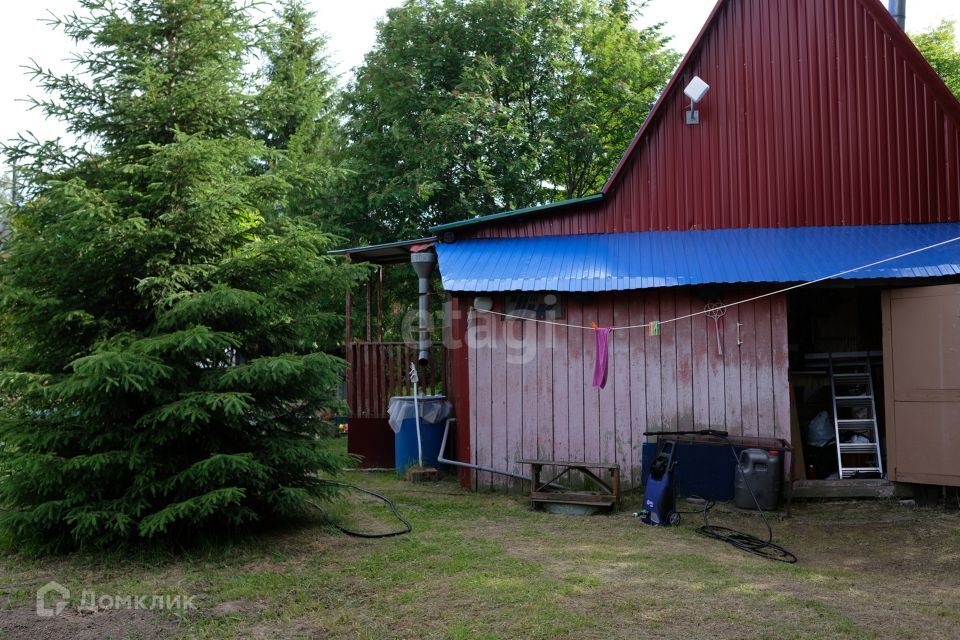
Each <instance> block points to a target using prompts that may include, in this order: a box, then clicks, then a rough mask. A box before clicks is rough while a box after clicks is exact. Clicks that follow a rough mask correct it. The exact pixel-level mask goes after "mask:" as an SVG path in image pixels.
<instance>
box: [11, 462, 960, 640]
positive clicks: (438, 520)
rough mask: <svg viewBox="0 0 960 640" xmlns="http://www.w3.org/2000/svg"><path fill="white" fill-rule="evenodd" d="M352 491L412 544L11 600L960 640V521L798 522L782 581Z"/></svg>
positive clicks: (757, 568) (654, 543)
mask: <svg viewBox="0 0 960 640" xmlns="http://www.w3.org/2000/svg"><path fill="white" fill-rule="evenodd" d="M352 475H353V477H351V478H350V480H351V481H353V482H357V483H358V484H361V485H363V486H368V487H370V488H372V489H374V490H376V491H379V492H381V493H384V494H386V495H388V496H390V497H391V498H394V499H395V500H396V502H397V503H398V506H399V507H400V509H401V511H402V512H403V514H404V515H405V516H406V517H408V518H409V519H410V520H411V522H412V523H413V527H414V530H413V533H412V534H410V535H407V536H402V537H398V538H388V539H382V540H361V539H356V538H349V537H347V536H343V535H341V534H339V533H337V532H335V531H333V530H331V528H330V527H326V526H321V525H320V524H319V523H318V524H317V525H315V526H307V527H303V528H300V529H295V530H290V531H287V532H285V533H280V534H275V535H271V536H263V537H260V538H257V539H255V540H250V541H247V542H244V543H242V544H237V545H234V546H232V547H229V548H224V549H216V550H209V551H206V552H203V553H199V552H198V553H191V554H184V556H182V557H180V558H167V557H165V558H162V559H151V558H149V557H144V558H138V559H136V560H131V561H128V562H124V561H123V559H120V558H111V559H108V560H105V559H104V558H102V557H101V558H97V557H81V556H77V557H69V558H66V559H63V558H61V559H54V560H25V559H17V558H14V557H7V558H3V557H0V601H2V598H4V597H6V598H7V599H8V600H9V603H10V605H9V606H11V607H13V609H12V611H20V610H23V611H27V610H28V609H27V608H28V607H29V614H30V616H31V617H30V618H29V619H28V618H23V619H22V624H24V625H27V626H29V624H30V623H34V624H36V623H37V619H36V617H35V615H34V614H33V610H32V604H31V600H32V597H33V591H34V590H35V589H36V586H34V585H35V584H42V583H43V582H46V581H47V580H50V579H57V580H60V581H61V582H64V583H65V584H66V583H67V582H69V583H70V585H72V586H73V587H74V588H78V589H79V588H80V587H81V586H82V587H83V588H90V589H93V590H95V591H97V592H98V593H185V594H190V595H196V596H197V604H198V607H199V609H198V611H195V612H192V613H191V614H190V615H189V616H188V617H186V618H184V619H183V620H182V621H181V623H180V626H179V627H176V626H175V624H176V623H175V622H174V621H172V620H169V619H167V618H162V617H156V616H153V617H144V618H142V619H139V620H134V621H133V623H132V624H133V625H134V626H133V627H131V628H132V629H134V630H135V631H136V630H137V629H138V627H136V625H138V624H142V625H146V627H145V628H144V629H143V632H142V633H141V637H170V635H171V634H174V635H177V634H178V637H189V638H194V637H196V638H235V637H245V638H271V637H284V638H286V637H290V638H301V637H302V638H314V637H322V638H329V639H344V640H346V639H348V638H349V639H351V640H352V639H354V638H359V639H361V640H362V639H365V638H369V639H371V640H372V639H376V640H382V639H391V638H396V639H400V638H438V639H451V640H457V639H467V638H469V639H471V640H474V639H484V638H517V637H523V638H542V639H551V640H553V639H563V638H570V639H573V638H585V639H590V638H596V639H598V640H599V639H601V638H602V639H603V640H609V639H610V638H636V637H658V638H668V639H669V638H676V639H680V638H684V639H686V638H692V637H696V638H699V637H714V638H803V639H805V640H806V639H808V638H830V639H834V638H851V639H853V638H858V639H859V638H911V639H912V638H915V637H921V636H922V637H924V638H934V639H939V638H944V639H946V638H955V637H956V636H957V634H956V631H955V630H956V628H958V626H960V614H958V612H957V611H956V603H957V602H960V533H958V532H960V514H958V513H957V512H955V511H942V510H923V509H920V510H916V509H907V508H904V507H902V506H900V505H899V504H898V503H897V502H896V501H892V502H863V503H823V504H818V503H807V504H802V505H797V506H796V507H795V509H794V517H793V518H791V519H789V520H787V519H785V518H783V517H782V514H774V515H773V516H772V524H773V527H774V535H775V540H776V541H777V542H778V543H780V544H783V545H784V546H786V547H787V548H789V549H790V550H791V551H793V552H794V553H796V554H797V556H798V557H799V558H800V562H799V563H798V564H796V565H784V564H780V563H775V562H771V561H768V560H763V559H759V558H755V557H752V556H749V555H746V554H744V553H742V552H740V551H738V550H736V549H733V548H732V547H730V546H728V545H724V544H722V543H720V542H717V541H714V540H709V539H706V538H704V537H702V536H700V535H698V534H697V533H696V527H697V526H698V525H699V524H700V518H699V517H698V516H696V515H688V516H686V521H685V522H684V523H683V525H682V526H680V527H677V528H655V527H648V526H645V525H642V524H641V523H640V522H639V521H638V520H636V519H635V518H631V517H630V516H628V515H626V513H621V514H615V515H611V516H593V517H576V516H563V515H551V514H546V513H540V512H534V511H531V510H530V508H529V505H528V502H527V500H526V499H525V498H524V497H522V496H518V495H510V494H500V493H469V492H464V491H462V490H461V489H460V488H459V487H457V486H456V485H455V484H454V483H452V482H443V483H440V484H439V485H413V484H409V483H404V482H400V481H397V480H396V479H395V478H393V477H391V475H390V474H352ZM629 510H630V505H628V508H627V511H628V512H629ZM336 513H337V515H339V516H340V517H342V518H343V519H344V523H345V524H348V525H350V526H355V527H357V528H363V529H370V530H380V531H389V530H392V529H393V528H395V527H396V525H397V523H396V521H395V520H394V519H393V517H392V515H391V514H390V511H389V509H386V508H384V507H383V505H382V504H381V503H378V502H376V501H372V500H368V499H367V498H366V497H363V496H362V495H360V496H356V495H351V497H350V500H349V502H348V503H347V504H346V505H345V506H343V507H340V508H338V509H336ZM711 521H712V522H715V523H717V524H723V525H727V526H731V527H734V528H738V529H744V530H748V531H751V532H752V533H755V534H764V533H765V531H764V529H763V526H762V524H761V523H760V522H759V520H758V519H757V518H756V516H755V515H753V514H750V513H748V512H741V511H739V510H736V509H733V508H732V507H729V506H720V507H718V508H717V509H716V510H715V512H714V514H713V515H712V517H711ZM2 585H7V588H4V587H3V586H2ZM16 585H20V586H16ZM224 603H227V604H224ZM231 603H232V604H231ZM0 606H2V605H0ZM18 607H19V609H18ZM120 613H122V612H120ZM141 613H145V614H151V616H152V612H141ZM17 615H20V614H16V615H15V616H14V617H16V616H17ZM171 625H174V626H171ZM152 632H155V635H153V636H151V635H148V634H149V633H152ZM55 633H59V631H56V630H55ZM4 634H6V635H4ZM164 634H165V635H164ZM47 635H49V636H50V637H57V636H56V635H54V634H47V633H46V630H45V628H43V627H41V626H35V627H33V629H31V630H30V633H29V634H28V635H21V636H16V635H13V634H12V633H11V632H10V631H9V630H8V628H7V627H2V626H0V637H6V636H12V637H43V636H47ZM102 635H103V634H98V635H94V636H90V637H101V636H102ZM64 637H66V636H64ZM69 637H83V636H80V635H77V634H72V635H70V636H69ZM134 637H137V636H134Z"/></svg>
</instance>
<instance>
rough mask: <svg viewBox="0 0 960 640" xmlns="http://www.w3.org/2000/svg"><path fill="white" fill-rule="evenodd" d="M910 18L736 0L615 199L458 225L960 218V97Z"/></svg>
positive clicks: (565, 227)
mask: <svg viewBox="0 0 960 640" xmlns="http://www.w3.org/2000/svg"><path fill="white" fill-rule="evenodd" d="M898 29H899V28H898V27H897V26H896V23H895V22H894V21H893V20H892V19H891V18H890V16H889V15H887V14H886V11H885V9H884V8H883V6H882V5H881V4H880V3H879V2H877V0H728V1H727V2H726V3H724V4H723V5H722V6H721V7H719V10H718V12H717V14H716V16H715V19H714V22H713V24H712V25H711V26H710V27H709V28H707V30H706V31H705V32H704V34H703V36H702V38H701V39H700V41H699V44H698V45H697V46H696V48H695V50H694V51H692V52H691V54H690V57H689V59H688V60H687V61H686V62H685V64H684V65H683V66H682V69H681V71H682V73H681V74H680V76H679V77H678V78H677V79H676V81H675V82H674V83H673V84H672V86H671V88H670V90H669V93H668V94H667V95H666V96H665V97H664V100H663V103H662V104H661V105H660V107H659V109H658V111H657V112H656V114H655V115H654V116H653V117H652V118H651V121H650V122H649V123H648V124H647V126H646V129H645V131H644V133H643V135H642V136H641V137H640V138H639V140H638V141H637V146H636V149H634V151H633V153H632V154H631V155H630V157H629V158H627V159H626V160H625V162H624V163H623V166H622V167H621V169H620V170H619V174H618V175H617V177H616V180H615V181H614V182H613V184H612V186H611V189H610V192H609V194H608V197H607V198H605V199H604V200H603V201H602V202H600V203H591V204H589V205H587V206H582V207H577V208H575V209H569V210H561V211H558V212H556V213H546V214H534V215H532V216H530V217H527V218H521V219H520V221H518V222H503V223H501V224H491V225H483V226H481V227H477V228H475V229H472V230H471V229H469V228H468V229H464V230H462V231H461V232H460V233H461V235H463V236H472V237H503V236H507V237H516V236H528V235H552V234H561V233H566V234H570V233H603V232H611V231H660V230H687V229H723V228H738V227H798V226H822V225H828V226H829V225H865V224H895V223H917V222H944V221H957V220H960V106H958V104H957V102H956V100H955V99H954V98H953V97H952V96H950V95H949V93H947V92H946V90H945V88H944V87H943V86H942V84H941V83H939V81H937V80H936V79H935V78H931V76H930V71H929V69H926V68H925V63H923V61H922V59H921V58H920V57H919V54H917V52H916V51H915V50H914V49H913V46H912V45H911V44H910V43H909V42H907V41H906V38H905V36H904V35H903V34H902V33H901V32H899V30H898ZM693 75H699V76H700V77H702V78H704V79H705V80H706V81H707V82H708V83H709V84H710V85H711V89H710V92H709V94H708V95H707V96H706V98H705V100H704V101H703V102H702V103H701V104H700V106H699V109H700V112H701V121H702V124H700V125H698V126H688V125H686V124H684V115H683V112H684V111H685V110H686V109H687V107H688V103H687V100H686V98H685V97H684V96H683V92H682V89H683V87H684V86H685V85H686V83H687V82H688V81H689V79H690V78H691V77H692V76H693Z"/></svg>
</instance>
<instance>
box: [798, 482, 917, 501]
mask: <svg viewBox="0 0 960 640" xmlns="http://www.w3.org/2000/svg"><path fill="white" fill-rule="evenodd" d="M912 496H913V492H912V491H911V490H910V488H909V487H907V486H904V485H902V484H897V483H894V482H891V481H889V480H886V479H883V478H849V479H846V480H797V481H795V482H794V483H793V498H910V497H912Z"/></svg>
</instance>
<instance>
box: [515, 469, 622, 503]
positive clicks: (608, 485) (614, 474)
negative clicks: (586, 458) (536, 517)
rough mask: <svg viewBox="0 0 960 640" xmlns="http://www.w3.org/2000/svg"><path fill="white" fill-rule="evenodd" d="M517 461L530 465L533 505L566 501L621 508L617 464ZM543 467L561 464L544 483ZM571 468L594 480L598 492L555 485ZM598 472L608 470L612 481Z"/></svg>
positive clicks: (567, 474)
mask: <svg viewBox="0 0 960 640" xmlns="http://www.w3.org/2000/svg"><path fill="white" fill-rule="evenodd" d="M517 462H519V463H520V464H528V465H530V478H531V480H532V482H531V487H530V499H531V500H532V501H533V504H534V506H536V505H538V504H542V503H564V504H578V505H584V506H595V507H610V508H613V509H618V508H619V507H620V467H619V466H617V465H615V464H606V463H604V462H579V461H570V460H530V459H523V460H517ZM544 467H558V468H559V472H558V473H557V474H556V475H554V477H552V478H551V479H549V480H547V481H546V482H544V481H542V480H541V477H540V476H541V474H542V472H543V468H544ZM571 471H578V472H580V473H581V474H583V476H584V477H586V478H589V479H590V480H592V481H593V482H594V483H595V484H596V485H597V487H598V488H599V491H572V490H568V489H557V488H554V487H555V483H557V482H558V481H559V480H560V479H561V478H563V477H564V476H569V474H570V472H571ZM597 471H601V472H603V471H606V472H607V473H608V474H609V476H610V481H609V482H607V481H606V480H604V479H603V478H601V477H600V476H599V475H598V474H597V473H596V472H597Z"/></svg>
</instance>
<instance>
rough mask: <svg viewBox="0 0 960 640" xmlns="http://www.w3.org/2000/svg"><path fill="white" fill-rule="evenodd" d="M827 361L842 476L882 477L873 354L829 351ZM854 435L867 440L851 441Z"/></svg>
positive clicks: (839, 468)
mask: <svg viewBox="0 0 960 640" xmlns="http://www.w3.org/2000/svg"><path fill="white" fill-rule="evenodd" d="M827 363H828V367H829V374H830V390H831V393H832V396H833V424H834V431H835V434H836V440H837V464H838V470H839V474H840V477H841V478H852V477H854V476H856V475H858V474H861V473H870V474H874V473H876V474H879V475H880V476H881V477H882V476H883V459H882V457H881V452H880V432H879V430H878V428H877V404H876V396H875V395H874V393H873V389H874V387H873V370H872V367H871V364H870V354H868V353H865V352H852V353H828V354H827ZM853 437H858V438H861V439H865V440H866V441H865V442H863V441H861V442H850V440H851V439H852V438H853ZM851 458H852V459H851Z"/></svg>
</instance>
